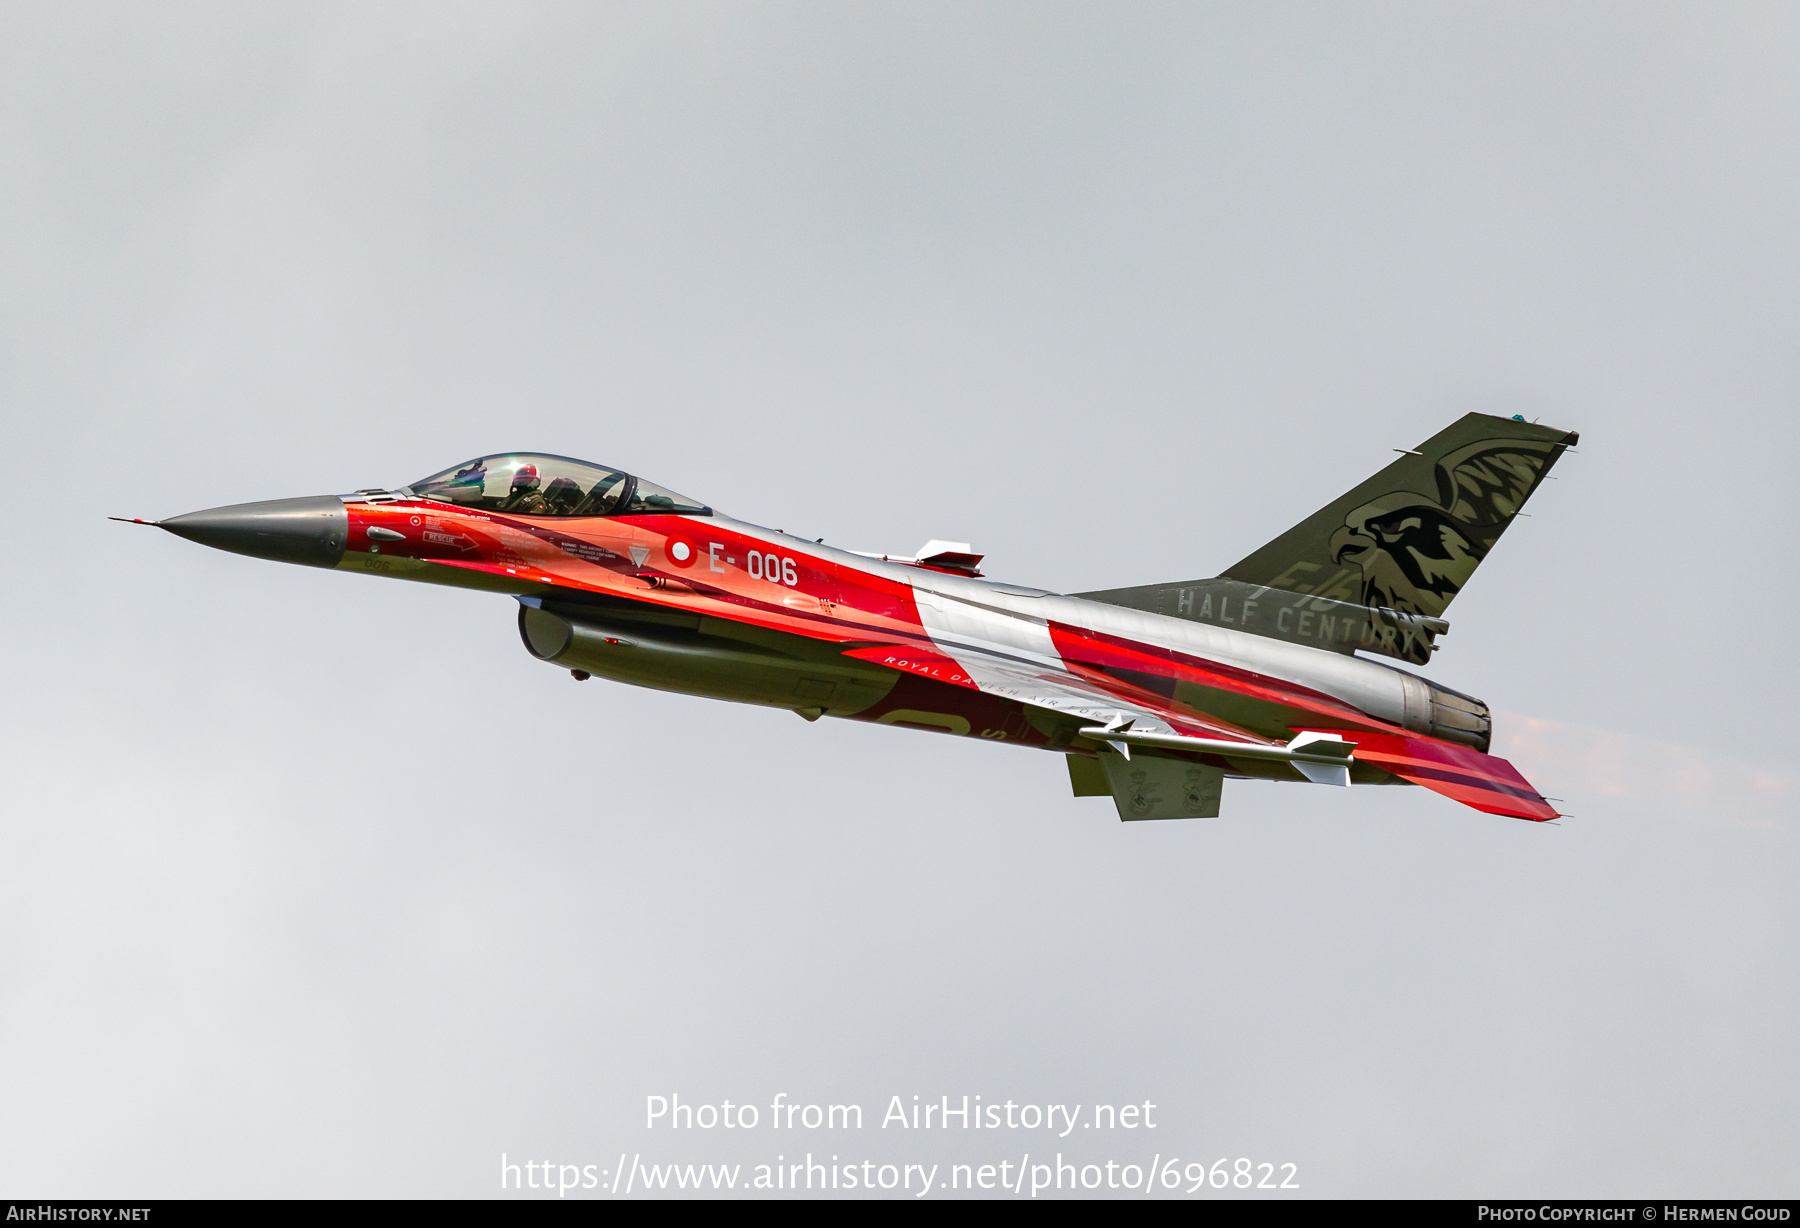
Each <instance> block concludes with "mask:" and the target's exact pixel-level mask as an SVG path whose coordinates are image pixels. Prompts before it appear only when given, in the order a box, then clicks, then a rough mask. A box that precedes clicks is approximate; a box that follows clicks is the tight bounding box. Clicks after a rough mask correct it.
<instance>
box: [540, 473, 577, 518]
mask: <svg viewBox="0 0 1800 1228" xmlns="http://www.w3.org/2000/svg"><path fill="white" fill-rule="evenodd" d="M580 502H581V486H580V485H579V484H578V483H577V482H576V481H575V479H574V478H552V479H551V481H550V485H549V487H548V488H546V489H545V491H544V503H545V505H546V506H545V509H544V510H546V511H548V512H550V513H551V514H552V515H555V516H568V515H571V514H573V513H574V511H575V507H576V505H577V504H579V503H580Z"/></svg>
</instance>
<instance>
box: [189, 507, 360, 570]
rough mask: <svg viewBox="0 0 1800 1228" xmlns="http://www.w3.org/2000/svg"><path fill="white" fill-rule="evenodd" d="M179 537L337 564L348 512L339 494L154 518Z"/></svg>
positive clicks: (263, 555) (282, 559) (281, 558)
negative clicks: (166, 518) (162, 518)
mask: <svg viewBox="0 0 1800 1228" xmlns="http://www.w3.org/2000/svg"><path fill="white" fill-rule="evenodd" d="M156 523H157V526H158V527H159V528H164V529H167V530H168V531H169V532H171V533H173V534H175V536H177V537H185V538H187V539H188V540H189V541H191V542H199V543H200V544H201V545H202V546H211V547H213V548H214V549H215V550H229V551H231V552H232V553H233V554H248V555H250V556H251V557H252V558H259V559H274V560H275V561H276V562H279V563H302V564H305V565H306V566H309V567H336V566H337V565H338V563H340V562H341V561H342V560H343V557H344V539H345V537H346V536H347V535H348V533H349V530H350V515H349V513H348V512H346V511H345V510H344V501H343V500H342V499H340V498H338V497H337V496H336V495H319V496H317V497H314V498H310V499H269V500H265V501H264V502H261V503H234V504H232V505H231V506H230V507H214V508H208V509H207V510H206V511H204V512H189V513H188V514H187V515H185V516H172V517H170V518H169V519H168V520H159V521H157V522H156Z"/></svg>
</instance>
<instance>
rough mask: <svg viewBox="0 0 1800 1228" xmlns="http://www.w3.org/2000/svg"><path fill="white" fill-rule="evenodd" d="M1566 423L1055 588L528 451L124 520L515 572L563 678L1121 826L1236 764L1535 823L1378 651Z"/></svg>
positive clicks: (495, 581) (1467, 733)
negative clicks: (884, 732) (999, 774)
mask: <svg viewBox="0 0 1800 1228" xmlns="http://www.w3.org/2000/svg"><path fill="white" fill-rule="evenodd" d="M1577 442H1578V439H1577V436H1576V434H1575V433H1574V432H1572V431H1561V430H1553V429H1551V428H1549V427H1545V426H1539V425H1536V424H1534V423H1529V422H1526V421H1524V420H1523V418H1518V417H1515V418H1500V417H1491V416H1488V415H1484V414H1469V415H1467V416H1466V417H1464V418H1462V419H1461V420H1459V421H1458V422H1456V423H1454V424H1453V425H1451V426H1450V427H1449V428H1447V429H1446V430H1444V431H1442V432H1440V433H1439V434H1437V435H1434V436H1432V437H1431V438H1430V439H1428V440H1426V441H1425V442H1424V443H1422V444H1420V445H1419V446H1418V447H1417V448H1413V449H1405V450H1402V449H1396V451H1401V452H1402V453H1403V454H1402V455H1401V456H1400V457H1399V459H1397V460H1395V461H1394V462H1393V463H1392V464H1390V465H1388V466H1387V467H1386V468H1384V469H1383V470H1381V472H1379V473H1377V474H1376V475H1375V476H1374V477H1372V478H1370V479H1369V480H1368V481H1366V482H1363V483H1362V484H1361V485H1359V486H1357V487H1355V488H1354V489H1353V490H1351V491H1350V492H1349V493H1347V494H1345V495H1344V496H1343V497H1341V498H1339V499H1337V500H1335V501H1333V502H1332V503H1330V504H1328V505H1327V506H1326V507H1325V508H1324V509H1323V510H1321V511H1319V512H1317V513H1316V514H1314V515H1312V516H1310V517H1308V518H1307V519H1305V520H1303V521H1301V522H1300V523H1299V524H1297V525H1295V526H1294V527H1293V528H1292V529H1290V530H1288V531H1287V532H1286V533H1283V534H1282V535H1281V536H1279V537H1277V538H1276V539H1275V540H1274V541H1272V542H1270V543H1269V544H1268V545H1266V546H1263V547H1262V548H1261V549H1259V550H1256V551H1254V552H1252V553H1251V554H1250V555H1249V556H1248V557H1246V558H1244V559H1243V560H1242V561H1240V562H1238V563H1236V564H1234V565H1233V566H1231V567H1228V568H1226V569H1225V571H1224V572H1223V573H1221V574H1220V575H1218V576H1216V577H1213V578H1210V579H1196V580H1184V581H1175V582H1170V583H1161V584H1149V585H1144V586H1141V587H1135V588H1122V589H1111V590H1107V591H1104V592H1087V593H1074V594H1061V593H1053V592H1049V591H1047V590H1045V589H1041V588H1032V587H1029V586H1026V585H1021V584H1008V583H1001V582H998V581H995V580H991V579H988V578H986V577H984V576H983V574H982V572H981V571H980V564H981V562H982V556H981V555H980V554H977V553H975V552H974V551H973V550H972V549H971V548H970V547H969V546H968V545H966V544H964V543H960V542H944V541H933V542H929V543H927V544H926V545H925V546H924V547H923V548H921V549H919V550H918V551H917V552H915V553H914V554H912V555H906V556H901V555H890V554H877V553H861V552H856V551H850V550H840V549H836V548H834V547H831V546H827V545H825V544H824V543H823V542H822V541H806V540H803V539H801V538H797V537H791V536H789V535H787V534H786V533H783V532H780V531H777V530H773V529H766V528H762V527H760V526H757V525H753V524H747V523H745V522H743V521H740V520H734V519H732V518H731V517H729V516H726V515H724V514H723V513H721V512H718V511H715V510H714V509H713V508H711V507H709V506H707V505H706V504H704V503H701V502H699V501H698V500H695V499H690V498H687V497H686V496H684V495H679V494H676V493H675V492H674V491H672V490H669V489H666V488H664V487H662V486H658V485H656V484H655V483H653V482H651V481H649V480H648V479H646V478H641V477H638V476H636V475H634V474H631V473H627V472H625V471H624V470H621V469H614V468H610V467H608V466H605V465H596V464H592V463H589V462H587V461H579V460H573V459H570V458H569V457H565V456H554V455H550V454H546V453H528V452H509V453H501V454H496V455H493V456H483V457H479V458H477V459H475V460H472V461H469V462H467V463H465V464H461V465H457V466H454V467H452V468H449V469H446V470H444V471H443V472H441V473H434V474H432V475H431V476H429V477H426V478H421V479H420V480H418V481H416V482H413V483H412V484H411V485H408V486H400V487H395V488H392V489H382V488H369V489H366V490H359V491H356V492H355V493H354V494H347V495H322V496H318V497H313V498H302V499H277V500H272V501H269V502H261V503H243V504H237V505H234V506H230V507H218V508H212V509H210V510H208V511H201V512H190V513H188V514H187V515H184V516H176V517H173V518H171V519H168V520H160V521H143V520H137V521H135V522H134V523H139V524H154V525H156V526H158V527H160V528H163V529H166V530H168V531H169V532H171V533H174V534H176V535H178V536H180V537H184V538H187V539H188V540H189V541H194V542H199V543H201V544H203V545H207V546H213V547H216V548H217V549H220V550H229V551H232V552H234V553H237V554H245V555H250V556H253V557H255V558H262V559H273V560H277V561H280V562H284V563H298V564H302V565H304V566H310V567H324V568H332V569H335V570H338V571H352V572H361V573H364V574H366V575H374V576H387V577H390V578H393V579H400V580H417V581H423V582H425V583H428V584H442V585H449V586H451V587H456V588H470V589H479V590H482V591H485V592H491V593H504V594H506V595H508V596H510V597H512V598H513V599H514V600H515V601H516V602H517V603H518V626H519V637H520V639H521V640H523V641H524V645H525V649H526V651H527V652H528V653H530V655H531V656H533V657H535V658H536V659H537V660H539V661H542V662H545V663H546V664H549V665H554V666H556V667H557V668H559V669H563V670H567V671H568V672H569V673H570V674H571V675H572V676H573V677H574V678H576V679H578V680H583V681H585V680H587V679H589V678H592V677H595V676H599V677H602V678H609V679H613V680H615V681H618V682H624V683H630V684H632V685H636V686H644V687H653V688H656V689H659V690H665V691H678V692H682V693H684V694H689V695H699V696H706V697H709V698H713V699H725V700H732V701H735V702H738V703H748V704H762V705H766V706H770V707H777V708H787V709H791V710H792V711H794V712H797V713H798V714H799V715H800V716H802V717H803V718H805V719H806V720H808V721H816V720H818V719H819V718H820V717H824V716H831V717H841V718H844V719H847V720H857V721H866V722H870V723H873V724H876V725H891V726H896V727H903V728H907V729H920V730H930V731H934V732H938V733H948V734H954V735H957V736H959V737H970V738H983V739H986V740H988V741H991V742H998V743H1006V744H1010V745H1016V746H1024V747H1029V748H1031V749H1033V750H1039V751H1049V752H1051V753H1053V754H1056V755H1059V756H1061V757H1062V758H1063V760H1064V762H1065V763H1066V765H1067V768H1068V774H1069V782H1070V785H1071V788H1072V790H1073V792H1074V794H1075V796H1077V797H1089V796H1094V797H1110V798H1112V799H1113V802H1114V804H1115V806H1116V807H1117V809H1118V813H1119V817H1120V818H1121V819H1126V820H1138V819H1181V818H1213V817H1217V816H1218V814H1219V807H1220V797H1221V793H1222V790H1223V785H1224V781H1225V779H1226V777H1232V778H1239V779H1258V780H1273V781H1291V782H1298V783H1311V784H1323V785H1336V786H1345V785H1350V784H1352V783H1354V784H1358V785H1377V784H1382V785H1391V784H1414V785H1423V786H1424V787H1425V788H1427V789H1431V790H1434V791H1436V792H1438V793H1441V794H1443V795H1445V796H1447V797H1450V798H1454V799H1455V800H1457V801H1459V802H1463V803H1465V804H1467V805H1469V806H1473V807H1475V808H1476V809H1477V810H1483V811H1487V812H1489V813H1491V814H1497V815H1508V816H1512V817H1516V818H1521V819H1531V820H1537V821H1543V820H1548V819H1554V818H1556V817H1558V815H1557V811H1556V810H1555V808H1554V807H1553V806H1551V805H1550V803H1549V802H1548V801H1547V800H1546V799H1545V798H1544V797H1543V796H1541V795H1540V794H1539V793H1538V792H1537V790H1535V789H1534V788H1532V787H1531V785H1530V784H1528V783H1527V782H1526V781H1525V779H1524V777H1522V776H1521V775H1520V774H1519V773H1518V772H1517V771H1515V770H1514V769H1513V766H1512V765H1511V764H1510V763H1508V762H1506V761H1505V760H1504V759H1499V758H1495V757H1493V756H1491V755H1489V754H1488V753H1487V751H1488V748H1489V743H1490V740H1491V737H1492V718H1491V716H1490V714H1489V710H1488V706H1487V705H1486V704H1485V703H1483V702H1482V701H1480V700H1478V699H1475V698H1473V697H1471V696H1469V695H1465V694H1463V693H1462V692H1460V691H1453V690H1451V689H1449V688H1448V687H1444V686H1441V685H1439V684H1438V683H1436V682H1432V681H1430V680H1428V679H1426V678H1423V677H1421V676H1419V675H1418V674H1416V673H1413V672H1411V671H1409V670H1406V669H1402V668H1400V667H1399V666H1398V665H1394V664H1390V663H1389V662H1390V661H1401V662H1406V663H1408V664H1413V665H1422V664H1424V663H1425V662H1427V661H1429V660H1430V659H1431V657H1432V654H1433V653H1434V652H1435V651H1436V650H1437V647H1438V645H1437V643H1436V641H1437V639H1438V637H1440V636H1442V635H1444V634H1445V633H1446V632H1447V631H1448V629H1449V624H1448V623H1446V622H1445V621H1444V617H1443V615H1444V611H1445V609H1446V608H1447V607H1448V606H1449V604H1450V602H1451V600H1452V599H1453V598H1455V596H1456V595H1457V593H1459V592H1460V591H1461V590H1462V588H1463V586H1464V585H1465V584H1467V583H1468V581H1469V579H1470V577H1471V576H1472V575H1473V574H1474V572H1475V568H1476V567H1477V566H1478V565H1479V564H1480V562H1481V560H1482V559H1483V558H1485V557H1486V556H1487V553H1488V551H1489V550H1491V549H1493V547H1494V544H1495V543H1496V542H1497V541H1498V540H1499V538H1500V535H1501V533H1503V532H1504V531H1505V529H1506V526H1507V525H1508V524H1510V523H1511V522H1512V518H1513V517H1514V515H1516V514H1517V513H1518V511H1519V509H1520V508H1521V507H1523V506H1524V504H1525V501H1526V500H1527V499H1528V498H1529V497H1530V495H1531V493H1532V491H1533V490H1535V489H1536V488H1537V486H1538V484H1539V483H1540V482H1541V481H1542V480H1543V479H1544V477H1545V476H1546V475H1547V474H1548V473H1549V471H1550V468H1551V466H1553V465H1554V464H1555V463H1556V461H1557V459H1558V458H1559V457H1560V456H1561V455H1562V453H1563V452H1564V451H1565V450H1566V449H1568V448H1570V447H1572V446H1574V445H1575V444H1576V443H1577ZM115 519H123V518H121V517H115ZM1378 658H1386V660H1382V659H1378Z"/></svg>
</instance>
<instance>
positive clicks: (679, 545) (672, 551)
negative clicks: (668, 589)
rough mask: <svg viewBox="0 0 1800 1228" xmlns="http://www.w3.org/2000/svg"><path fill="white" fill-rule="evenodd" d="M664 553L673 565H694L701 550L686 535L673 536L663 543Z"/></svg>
mask: <svg viewBox="0 0 1800 1228" xmlns="http://www.w3.org/2000/svg"><path fill="white" fill-rule="evenodd" d="M663 555H664V556H665V557H666V558H667V559H668V560H669V565H670V566H671V567H692V566H693V565H694V560H695V559H697V558H699V557H700V552H699V551H698V550H696V549H695V548H694V543H693V542H691V541H689V540H688V539H687V538H685V537H671V538H670V539H669V540H668V541H666V542H664V543H663Z"/></svg>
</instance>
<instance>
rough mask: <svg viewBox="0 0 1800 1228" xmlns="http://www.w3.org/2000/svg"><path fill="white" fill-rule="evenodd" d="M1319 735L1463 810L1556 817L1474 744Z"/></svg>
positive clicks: (1350, 733) (1508, 767)
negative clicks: (1343, 743) (1344, 744)
mask: <svg viewBox="0 0 1800 1228" xmlns="http://www.w3.org/2000/svg"><path fill="white" fill-rule="evenodd" d="M1316 732H1320V733H1330V734H1336V735H1337V736H1339V737H1342V738H1344V739H1346V740H1347V741H1350V742H1354V743H1355V744H1356V758H1357V759H1358V761H1360V762H1363V763H1371V764H1374V765H1375V766H1376V767H1379V768H1381V769H1382V770H1384V771H1388V772H1392V773H1393V774H1394V775H1395V776H1398V777H1400V778H1401V779H1402V780H1406V781H1410V782H1411V783H1413V784H1415V785H1423V786H1424V787H1425V788H1427V789H1430V790H1431V791H1432V792H1434V793H1442V794H1443V795H1444V796H1445V797H1448V798H1451V799H1452V800H1454V801H1459V802H1461V803H1462V804H1463V805H1465V806H1473V807H1474V808H1475V809H1477V810H1483V811H1486V812H1487V813H1488V814H1501V815H1506V816H1508V817H1509V818H1515V819H1530V820H1532V821H1533V822H1537V823H1542V822H1545V821H1547V820H1549V819H1554V818H1557V817H1558V815H1557V811H1556V808H1555V807H1554V806H1552V805H1550V803H1549V802H1547V801H1545V800H1544V796H1543V794H1541V793H1539V792H1538V791H1537V790H1536V789H1534V788H1532V787H1531V782H1530V781H1528V780H1526V779H1525V778H1524V777H1523V776H1521V775H1519V771H1518V769H1517V768H1515V767H1513V765H1512V764H1510V763H1508V762H1507V761H1506V760H1504V759H1500V758H1496V757H1495V756H1493V755H1484V754H1482V753H1481V752H1480V751H1478V750H1476V749H1475V748H1474V747H1472V746H1459V745H1457V744H1456V743H1454V742H1440V741H1438V740H1437V739H1436V738H1414V737H1408V736H1406V735H1405V734H1397V733H1372V732H1369V731H1366V730H1361V729H1325V730H1318V731H1316ZM1302 736H1304V735H1302ZM1298 740H1299V739H1298V738H1296V739H1295V741H1298Z"/></svg>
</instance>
